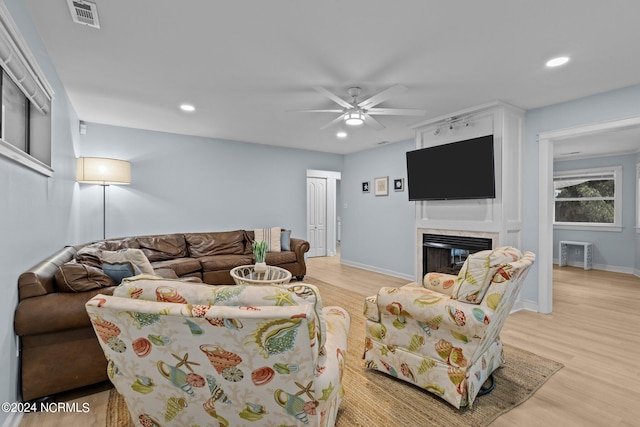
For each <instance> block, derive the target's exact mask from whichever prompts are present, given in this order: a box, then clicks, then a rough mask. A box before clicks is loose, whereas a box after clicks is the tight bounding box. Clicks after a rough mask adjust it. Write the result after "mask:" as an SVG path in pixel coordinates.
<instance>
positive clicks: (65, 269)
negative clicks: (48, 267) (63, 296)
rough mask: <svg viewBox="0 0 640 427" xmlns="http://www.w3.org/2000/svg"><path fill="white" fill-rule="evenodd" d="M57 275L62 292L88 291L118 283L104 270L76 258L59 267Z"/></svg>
mask: <svg viewBox="0 0 640 427" xmlns="http://www.w3.org/2000/svg"><path fill="white" fill-rule="evenodd" d="M55 277H56V286H57V288H58V290H59V291H60V292H86V291H90V290H92V289H98V288H104V287H107V286H115V284H116V283H115V282H114V281H113V279H111V278H110V277H109V276H108V275H106V274H105V273H104V272H103V271H102V270H100V269H98V268H96V267H92V266H90V265H86V264H80V263H78V262H76V261H75V260H73V261H70V262H67V263H65V264H63V265H61V266H60V267H58V271H57V272H56V275H55Z"/></svg>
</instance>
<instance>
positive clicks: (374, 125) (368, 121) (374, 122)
mask: <svg viewBox="0 0 640 427" xmlns="http://www.w3.org/2000/svg"><path fill="white" fill-rule="evenodd" d="M364 122H365V123H366V124H367V125H369V126H371V127H372V128H374V129H375V130H382V129H384V126H383V125H382V123H380V122H379V121H377V120H376V119H374V118H373V117H371V116H370V115H369V114H366V113H365V115H364Z"/></svg>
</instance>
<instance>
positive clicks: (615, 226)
mask: <svg viewBox="0 0 640 427" xmlns="http://www.w3.org/2000/svg"><path fill="white" fill-rule="evenodd" d="M603 174H613V180H614V196H613V223H612V224H605V223H601V222H558V221H556V220H555V218H556V199H555V197H554V198H553V228H554V229H561V230H588V231H596V230H599V231H618V232H619V231H622V166H608V167H599V168H588V169H574V170H566V171H557V172H556V171H554V173H553V182H555V180H556V179H557V178H563V177H574V176H575V177H580V176H583V177H584V178H592V177H594V176H597V175H603Z"/></svg>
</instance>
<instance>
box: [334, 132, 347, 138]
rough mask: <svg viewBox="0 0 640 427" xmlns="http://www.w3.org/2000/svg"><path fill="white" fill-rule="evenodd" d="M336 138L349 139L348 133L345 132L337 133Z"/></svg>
mask: <svg viewBox="0 0 640 427" xmlns="http://www.w3.org/2000/svg"><path fill="white" fill-rule="evenodd" d="M336 136H337V137H338V138H346V137H347V133H346V132H343V131H340V132H338V133H336Z"/></svg>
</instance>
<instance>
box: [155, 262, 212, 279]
mask: <svg viewBox="0 0 640 427" xmlns="http://www.w3.org/2000/svg"><path fill="white" fill-rule="evenodd" d="M151 266H152V267H153V268H154V270H157V269H162V268H170V269H171V270H173V271H175V273H176V274H177V275H178V276H184V275H186V274H189V273H194V272H196V271H200V268H201V266H200V261H198V260H197V259H194V258H175V259H166V260H164V261H156V262H154V263H152V264H151Z"/></svg>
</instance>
